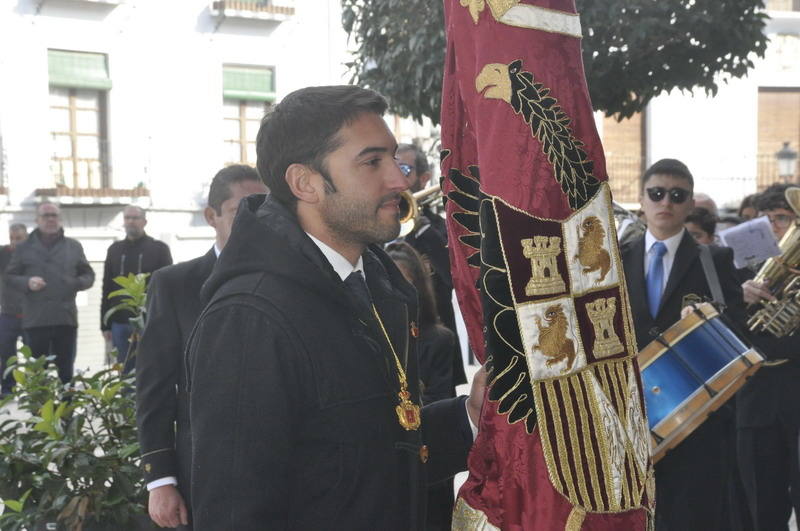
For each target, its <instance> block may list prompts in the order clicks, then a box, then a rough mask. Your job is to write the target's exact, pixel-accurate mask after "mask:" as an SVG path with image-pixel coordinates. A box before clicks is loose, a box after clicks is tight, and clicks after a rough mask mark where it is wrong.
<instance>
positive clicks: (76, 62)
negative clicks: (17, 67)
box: [47, 50, 111, 90]
mask: <svg viewBox="0 0 800 531" xmlns="http://www.w3.org/2000/svg"><path fill="white" fill-rule="evenodd" d="M47 64H48V73H49V76H50V85H52V86H56V87H69V88H87V89H95V90H108V89H110V88H111V78H110V77H109V75H108V59H107V57H106V55H105V54H102V53H89V52H72V51H67V50H47Z"/></svg>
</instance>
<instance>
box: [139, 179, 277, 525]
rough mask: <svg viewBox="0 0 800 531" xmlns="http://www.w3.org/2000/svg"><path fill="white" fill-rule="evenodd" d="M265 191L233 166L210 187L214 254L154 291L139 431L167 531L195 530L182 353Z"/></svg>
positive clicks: (157, 515) (155, 511)
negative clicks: (231, 247) (236, 222)
mask: <svg viewBox="0 0 800 531" xmlns="http://www.w3.org/2000/svg"><path fill="white" fill-rule="evenodd" d="M266 191H267V189H266V186H264V183H263V182H262V181H261V179H260V177H259V176H258V173H257V172H256V170H254V169H253V168H251V167H250V166H244V165H233V166H228V167H226V168H224V169H222V170H220V171H219V172H218V173H217V174H216V175H215V176H214V179H213V180H212V181H211V188H210V190H209V193H208V206H207V207H206V209H205V212H204V214H205V217H206V221H207V222H208V224H209V225H211V226H212V227H213V228H214V231H215V232H216V240H215V242H214V247H213V248H212V249H209V251H208V252H207V253H206V254H205V255H203V256H201V257H198V258H195V259H193V260H189V261H188V262H183V263H180V264H176V265H173V266H168V267H165V268H163V269H159V270H158V271H156V272H155V273H154V274H153V276H152V278H151V281H150V287H149V292H148V296H149V297H148V307H147V323H146V325H145V329H144V332H143V334H142V339H141V344H140V346H139V351H138V353H137V355H136V424H137V426H138V427H139V444H140V446H141V452H142V465H143V467H144V473H145V479H146V480H147V489H148V490H149V491H150V498H149V503H148V505H149V507H148V509H149V512H150V517H151V518H152V519H153V521H154V522H155V523H157V524H158V525H160V526H162V527H178V526H179V525H181V524H182V525H184V526H188V525H189V515H190V514H191V505H190V504H189V493H190V492H189V465H190V452H191V438H190V432H189V425H188V423H189V403H188V399H187V396H186V371H185V369H184V365H183V350H184V347H185V345H186V341H187V339H188V337H189V333H190V332H191V331H192V328H193V327H194V323H195V321H196V320H197V316H198V315H200V311H201V310H202V309H203V302H202V301H201V299H200V289H201V288H202V287H203V283H204V282H205V281H206V279H207V278H208V276H209V275H210V274H211V270H212V269H213V268H214V263H215V262H216V261H217V256H218V255H219V253H220V251H221V250H222V248H223V247H225V244H226V243H227V241H228V237H229V236H230V233H231V226H232V224H233V218H234V217H235V215H236V210H237V208H238V206H239V202H240V201H241V200H242V198H244V197H247V196H248V195H251V194H263V193H265V192H266Z"/></svg>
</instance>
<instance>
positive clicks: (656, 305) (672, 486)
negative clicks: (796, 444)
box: [622, 159, 744, 531]
mask: <svg viewBox="0 0 800 531" xmlns="http://www.w3.org/2000/svg"><path fill="white" fill-rule="evenodd" d="M693 187H694V180H693V178H692V174H691V173H690V172H689V169H688V168H687V167H686V165H684V164H683V163H682V162H680V161H678V160H674V159H664V160H660V161H658V162H656V163H655V164H653V165H652V166H651V167H650V168H649V169H648V170H647V171H646V172H645V173H644V175H643V176H642V180H641V193H642V195H641V204H642V210H643V212H644V215H645V218H646V222H647V232H646V233H645V234H644V235H643V236H641V237H639V238H637V239H635V240H633V241H631V242H630V243H629V244H628V245H627V246H625V247H624V248H623V249H622V261H623V267H624V269H625V276H626V280H627V285H628V292H629V293H630V295H631V311H632V313H633V317H634V327H635V329H636V341H637V343H638V345H639V348H640V349H641V348H642V347H644V346H645V345H647V344H648V343H650V342H651V341H652V340H653V339H654V338H655V336H656V335H657V334H658V333H660V332H663V331H665V330H666V329H667V328H669V327H670V326H672V325H673V324H675V323H676V322H677V321H679V320H680V319H681V316H682V312H684V313H685V312H686V311H688V310H684V308H686V307H687V306H689V305H690V304H691V303H692V302H699V301H701V300H703V299H711V297H712V295H711V290H710V288H709V284H708V281H707V279H706V276H705V273H704V271H703V267H702V264H701V262H700V250H699V248H698V245H697V243H695V241H694V239H693V238H692V236H690V235H689V233H688V232H687V231H686V230H685V229H684V221H685V219H686V217H687V215H688V214H689V212H691V210H692V208H693V207H694V201H693V199H692V190H693ZM710 250H711V256H712V258H713V262H714V267H715V269H716V271H717V275H718V277H719V282H720V285H721V286H722V292H723V295H724V298H725V304H726V305H727V310H726V314H727V315H728V316H729V317H731V318H732V319H733V320H734V321H735V322H742V320H743V319H744V304H743V301H742V291H741V289H740V287H739V282H737V280H736V276H735V270H734V267H733V253H732V252H731V250H730V249H726V248H718V247H711V248H710ZM698 354H699V355H702V353H698ZM731 422H732V419H731V414H730V413H729V412H727V411H719V412H717V413H715V414H713V415H711V417H710V418H709V419H708V420H707V421H706V422H705V423H704V424H702V425H701V426H700V427H699V428H698V429H697V430H696V431H695V432H694V433H693V434H692V435H690V436H689V437H688V438H687V439H686V440H684V441H683V442H682V443H681V444H680V445H679V446H678V447H677V448H675V449H674V450H672V451H670V452H669V453H668V454H667V455H666V456H665V457H664V458H663V459H662V460H661V461H659V462H658V463H657V464H656V466H655V473H656V507H657V511H656V529H658V530H659V531H672V530H679V531H685V530H701V529H702V530H703V531H713V530H720V531H725V530H728V529H729V528H730V527H729V524H728V522H729V520H728V518H729V515H728V514H727V510H726V503H727V499H728V490H727V485H726V480H727V478H728V474H729V472H730V468H731V463H732V459H733V450H734V449H733V442H732V440H731V439H732V433H733V432H732V427H731Z"/></svg>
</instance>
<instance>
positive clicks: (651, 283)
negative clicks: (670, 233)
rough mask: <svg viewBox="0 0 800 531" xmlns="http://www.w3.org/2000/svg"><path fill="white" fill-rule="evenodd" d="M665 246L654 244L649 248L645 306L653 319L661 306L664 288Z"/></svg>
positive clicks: (660, 243) (659, 243)
mask: <svg viewBox="0 0 800 531" xmlns="http://www.w3.org/2000/svg"><path fill="white" fill-rule="evenodd" d="M666 252H667V246H666V245H664V243H663V242H656V243H654V244H653V247H651V248H650V263H649V266H648V268H647V304H648V306H649V307H650V315H652V316H653V318H654V319H655V317H656V314H657V313H658V306H659V305H660V304H661V289H662V287H663V286H664V260H662V258H664V254H666Z"/></svg>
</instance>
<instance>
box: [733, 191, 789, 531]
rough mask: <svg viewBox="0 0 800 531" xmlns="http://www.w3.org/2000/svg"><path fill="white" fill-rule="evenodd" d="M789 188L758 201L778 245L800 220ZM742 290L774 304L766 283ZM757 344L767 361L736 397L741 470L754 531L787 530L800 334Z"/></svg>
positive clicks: (765, 337) (767, 337)
mask: <svg viewBox="0 0 800 531" xmlns="http://www.w3.org/2000/svg"><path fill="white" fill-rule="evenodd" d="M788 187H789V185H787V184H777V185H773V186H770V187H769V188H767V189H766V190H764V192H763V193H762V194H761V195H760V196H758V197H757V198H756V200H755V205H756V207H757V208H758V210H759V212H760V213H761V214H762V215H765V216H767V217H768V218H769V221H770V224H771V225H772V231H773V232H774V234H775V237H776V238H778V239H779V240H780V239H781V238H782V237H783V235H784V234H786V232H787V231H788V230H789V228H790V227H791V226H792V224H794V223H795V220H796V218H797V215H796V214H795V212H794V210H793V209H792V208H791V207H790V206H789V204H788V202H787V201H786V198H785V196H784V192H785V191H786V189H787V188H788ZM743 271H745V272H749V273H750V274H752V272H750V271H749V270H743ZM742 288H743V289H744V298H745V301H746V302H748V303H758V302H761V301H762V300H764V299H769V300H774V299H775V297H774V296H773V294H772V293H771V292H770V291H769V287H768V286H767V285H766V284H765V283H761V282H756V281H755V280H747V281H746V282H745V283H744V284H742ZM754 308H756V309H757V308H758V306H756V307H754ZM752 339H753V343H755V344H756V346H758V347H759V349H760V350H761V352H762V353H764V354H765V355H766V356H767V361H766V362H765V363H764V365H763V367H762V368H761V370H759V371H758V372H757V373H756V374H755V375H754V376H753V378H752V379H751V380H750V381H749V382H747V383H746V384H745V385H744V387H742V390H741V391H740V392H739V393H738V395H737V397H736V398H737V402H736V413H737V416H736V428H737V429H736V432H737V441H736V442H737V450H738V459H739V470H740V472H741V476H742V483H743V485H744V491H745V494H746V496H747V505H748V506H749V508H750V512H751V514H752V515H753V520H754V523H755V528H756V529H757V530H772V529H788V527H787V526H788V521H789V518H790V517H791V514H792V509H794V511H795V513H796V514H800V467H798V455H797V452H798V444H797V437H798V428H800V384H799V382H800V333H798V332H795V334H794V335H791V336H784V337H781V338H776V337H774V336H773V335H771V334H769V333H768V332H760V333H758V332H757V333H754V334H752Z"/></svg>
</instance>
